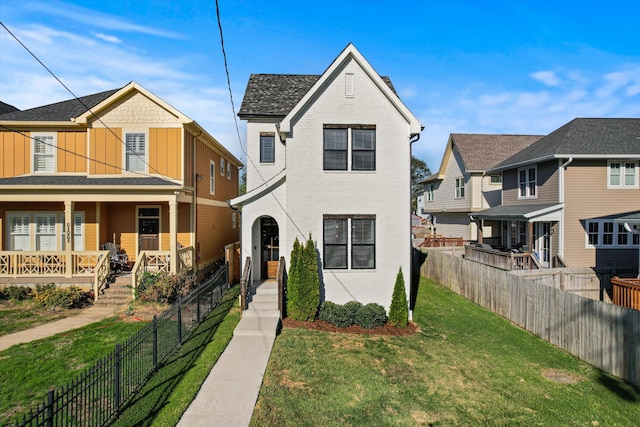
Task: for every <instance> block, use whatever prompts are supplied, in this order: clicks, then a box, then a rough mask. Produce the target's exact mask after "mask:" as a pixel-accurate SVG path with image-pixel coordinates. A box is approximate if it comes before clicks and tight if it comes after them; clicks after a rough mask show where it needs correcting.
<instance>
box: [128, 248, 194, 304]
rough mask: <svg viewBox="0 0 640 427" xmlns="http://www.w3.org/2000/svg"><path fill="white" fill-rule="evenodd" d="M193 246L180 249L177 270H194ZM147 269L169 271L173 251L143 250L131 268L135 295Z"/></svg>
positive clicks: (180, 271)
mask: <svg viewBox="0 0 640 427" xmlns="http://www.w3.org/2000/svg"><path fill="white" fill-rule="evenodd" d="M193 250H194V248H193V246H187V247H184V248H180V249H178V259H177V265H176V272H177V273H182V272H183V271H191V270H193ZM147 271H154V272H164V273H169V272H170V271H171V253H170V252H169V251H142V252H140V253H139V254H138V256H137V258H136V263H135V265H134V266H133V268H132V269H131V286H132V292H133V295H134V296H135V292H136V289H138V285H139V284H140V281H141V280H142V275H143V274H144V273H145V272H147Z"/></svg>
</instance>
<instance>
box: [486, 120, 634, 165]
mask: <svg viewBox="0 0 640 427" xmlns="http://www.w3.org/2000/svg"><path fill="white" fill-rule="evenodd" d="M639 137H640V119H580V118H578V119H573V120H572V121H570V122H569V123H567V124H565V125H564V126H562V127H560V128H559V129H556V130H555V131H553V132H551V133H550V134H549V135H547V136H545V137H544V138H541V139H539V140H538V141H537V142H535V143H533V144H531V145H530V146H529V147H527V148H525V149H524V150H522V151H520V152H518V153H516V154H514V155H513V156H511V157H509V158H508V159H506V160H504V161H503V162H501V163H499V164H498V165H496V167H495V168H494V169H505V168H508V167H510V166H513V165H518V164H523V163H526V162H528V161H531V160H536V159H551V158H553V157H561V158H568V157H571V156H579V155H590V156H602V157H607V158H609V157H611V158H612V157H615V156H623V155H638V156H639V157H640V140H639V139H638V138H639Z"/></svg>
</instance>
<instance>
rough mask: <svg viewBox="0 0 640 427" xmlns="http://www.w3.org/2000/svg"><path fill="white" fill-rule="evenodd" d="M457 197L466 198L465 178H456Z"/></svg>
mask: <svg viewBox="0 0 640 427" xmlns="http://www.w3.org/2000/svg"><path fill="white" fill-rule="evenodd" d="M456 199H464V178H456Z"/></svg>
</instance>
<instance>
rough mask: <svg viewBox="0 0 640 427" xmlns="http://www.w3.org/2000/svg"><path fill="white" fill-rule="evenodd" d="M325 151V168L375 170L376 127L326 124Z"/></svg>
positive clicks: (324, 134) (324, 133)
mask: <svg viewBox="0 0 640 427" xmlns="http://www.w3.org/2000/svg"><path fill="white" fill-rule="evenodd" d="M323 152H324V158H323V168H324V170H343V171H346V170H352V171H375V170H376V127H375V125H324V132H323ZM349 154H351V155H349Z"/></svg>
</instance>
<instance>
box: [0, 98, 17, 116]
mask: <svg viewBox="0 0 640 427" xmlns="http://www.w3.org/2000/svg"><path fill="white" fill-rule="evenodd" d="M14 111H20V110H19V109H18V108H16V107H14V106H13V105H11V104H7V103H6V102H2V101H0V116H1V115H3V114H6V113H12V112H14Z"/></svg>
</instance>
